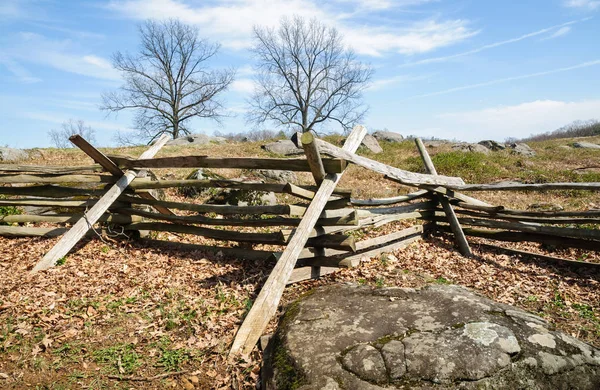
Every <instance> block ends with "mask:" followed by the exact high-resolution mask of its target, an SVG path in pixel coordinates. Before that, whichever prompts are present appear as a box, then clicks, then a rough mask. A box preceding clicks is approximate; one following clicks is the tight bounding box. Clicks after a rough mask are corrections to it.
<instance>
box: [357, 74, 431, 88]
mask: <svg viewBox="0 0 600 390" xmlns="http://www.w3.org/2000/svg"><path fill="white" fill-rule="evenodd" d="M430 77H431V76H430V75H410V74H406V75H404V74H403V75H399V76H394V77H389V78H385V79H377V80H373V81H372V82H371V84H370V85H369V87H368V88H367V90H368V91H379V90H382V89H385V88H388V87H391V86H393V85H397V84H404V83H409V82H412V81H421V80H427V79H428V78H430Z"/></svg>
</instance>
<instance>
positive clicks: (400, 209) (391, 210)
mask: <svg viewBox="0 0 600 390" xmlns="http://www.w3.org/2000/svg"><path fill="white" fill-rule="evenodd" d="M435 206H436V202H434V201H426V202H419V203H412V204H408V205H406V206H394V207H378V208H372V209H357V210H356V212H357V213H358V218H360V219H362V218H370V217H377V216H382V215H395V214H403V213H410V212H413V211H419V210H433V209H435Z"/></svg>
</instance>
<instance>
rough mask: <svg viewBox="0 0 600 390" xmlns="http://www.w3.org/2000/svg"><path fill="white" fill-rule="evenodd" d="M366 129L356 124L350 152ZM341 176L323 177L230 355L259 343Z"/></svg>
mask: <svg viewBox="0 0 600 390" xmlns="http://www.w3.org/2000/svg"><path fill="white" fill-rule="evenodd" d="M366 132H367V129H366V128H364V127H362V126H356V127H354V129H353V130H352V132H351V133H350V136H349V137H348V139H347V140H346V142H345V144H344V150H345V151H348V152H354V151H356V149H358V147H359V145H360V143H361V142H362V139H363V138H364V136H365V134H366ZM341 177H342V175H341V174H329V175H327V176H326V177H325V179H324V180H323V183H322V184H321V186H320V188H319V190H318V191H317V194H316V195H315V197H314V199H313V200H312V202H311V203H310V205H309V206H308V209H307V210H306V213H305V215H304V218H303V219H302V222H300V225H298V228H297V230H296V234H294V236H293V237H292V238H291V240H290V242H289V244H288V245H287V247H286V249H285V250H284V251H283V253H282V255H281V258H280V259H279V261H278V262H277V264H276V265H275V267H274V268H273V271H272V272H271V274H270V275H269V277H268V278H267V281H266V282H265V284H264V285H263V287H262V289H261V291H260V293H259V294H258V297H257V298H256V300H255V302H254V305H253V306H252V308H251V309H250V311H249V312H248V315H247V316H246V319H245V320H244V323H243V324H242V326H241V327H240V328H239V330H238V332H237V334H236V336H235V339H234V341H233V345H232V347H231V351H230V352H229V356H236V355H238V354H242V355H248V354H249V353H250V352H251V351H252V349H253V348H254V346H255V345H256V342H257V341H258V339H259V338H260V336H261V334H262V332H263V331H264V329H265V328H266V326H267V325H268V323H269V321H270V320H271V317H272V316H273V314H275V312H276V311H277V305H278V304H279V300H280V299H281V295H282V294H283V290H284V288H285V284H286V282H287V281H288V279H289V278H290V276H291V275H292V272H293V270H294V266H295V265H296V261H297V260H298V256H299V255H300V253H301V252H302V248H303V247H304V245H305V244H306V242H307V240H308V235H309V234H310V232H311V231H312V229H313V228H314V227H315V225H316V224H317V221H318V220H319V217H320V215H321V213H322V212H323V209H324V208H325V205H326V203H327V200H328V199H329V197H330V196H331V194H332V193H333V191H334V189H335V187H336V185H337V183H338V182H339V181H340V179H341Z"/></svg>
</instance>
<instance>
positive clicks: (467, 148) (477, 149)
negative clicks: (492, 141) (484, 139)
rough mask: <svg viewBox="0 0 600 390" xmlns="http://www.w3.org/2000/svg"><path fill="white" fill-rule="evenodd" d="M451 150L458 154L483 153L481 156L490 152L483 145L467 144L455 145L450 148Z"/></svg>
mask: <svg viewBox="0 0 600 390" xmlns="http://www.w3.org/2000/svg"><path fill="white" fill-rule="evenodd" d="M452 149H453V150H455V151H458V152H474V153H483V154H489V153H490V152H491V150H489V149H488V148H486V147H485V146H483V145H479V144H468V143H464V144H456V145H454V146H452Z"/></svg>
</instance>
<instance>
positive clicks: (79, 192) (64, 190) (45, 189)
mask: <svg viewBox="0 0 600 390" xmlns="http://www.w3.org/2000/svg"><path fill="white" fill-rule="evenodd" d="M105 193H106V191H105V190H100V189H91V188H90V189H86V188H73V187H61V186H56V185H50V184H46V185H41V186H26V187H3V186H0V194H4V195H21V196H28V195H29V196H36V197H47V198H68V197H73V196H102V195H104V194H105Z"/></svg>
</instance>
